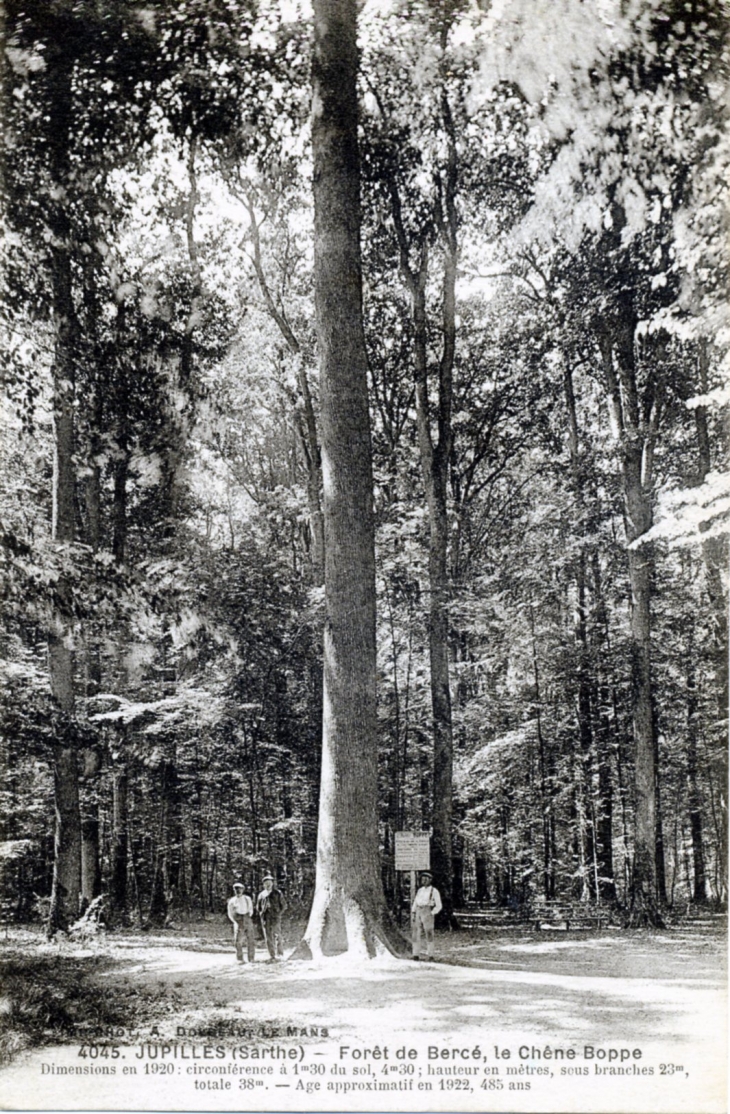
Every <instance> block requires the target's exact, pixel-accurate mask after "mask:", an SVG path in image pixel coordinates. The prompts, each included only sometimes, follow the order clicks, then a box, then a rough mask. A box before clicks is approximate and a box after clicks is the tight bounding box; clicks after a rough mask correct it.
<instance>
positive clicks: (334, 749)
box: [304, 0, 402, 956]
mask: <svg viewBox="0 0 730 1114" xmlns="http://www.w3.org/2000/svg"><path fill="white" fill-rule="evenodd" d="M356 12H357V4H356V0H316V2H315V4H314V53H313V59H312V153H313V162H314V177H313V182H314V230H315V254H314V275H315V306H316V322H317V340H318V344H319V357H320V366H321V396H322V471H323V476H324V535H325V610H326V615H325V633H324V714H323V722H322V729H323V730H322V780H321V788H320V808H319V832H318V838H317V875H316V886H315V894H314V901H313V905H312V911H311V913H310V917H309V923H308V925H307V929H306V931H305V934H304V940H305V942H306V944H307V945H308V946H309V949H310V950H311V952H312V954H313V955H315V956H318V955H322V954H332V953H335V952H339V951H344V950H347V951H348V952H349V953H350V954H353V955H360V956H372V955H374V954H375V953H376V952H377V951H381V950H383V949H390V950H398V949H399V948H401V947H402V943H401V941H400V940H399V937H398V934H397V932H396V931H395V929H394V927H393V926H392V924H391V923H390V918H389V914H388V911H387V908H386V904H385V897H384V894H383V887H382V882H381V876H380V862H379V844H378V807H377V805H378V797H377V789H378V781H377V772H378V770H377V734H376V689H375V673H376V658H375V540H374V526H373V477H372V459H371V439H370V415H369V410H368V391H367V358H366V352H365V335H364V330H363V315H362V274H361V259H360V165H359V156H358V142H357V87H356V82H357V71H358V56H357V45H356V25H357V16H356Z"/></svg>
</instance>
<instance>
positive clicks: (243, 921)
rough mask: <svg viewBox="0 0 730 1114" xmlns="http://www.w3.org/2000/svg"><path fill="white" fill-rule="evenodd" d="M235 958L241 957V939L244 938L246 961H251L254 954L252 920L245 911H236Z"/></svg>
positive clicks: (254, 943) (254, 940) (254, 939)
mask: <svg viewBox="0 0 730 1114" xmlns="http://www.w3.org/2000/svg"><path fill="white" fill-rule="evenodd" d="M235 916H236V936H235V943H236V958H237V959H241V960H242V959H243V940H244V936H245V938H246V945H247V950H248V961H249V963H253V960H254V956H255V954H256V938H255V936H254V931H253V920H252V919H251V917H249V916H248V915H247V914H246V913H236V914H235Z"/></svg>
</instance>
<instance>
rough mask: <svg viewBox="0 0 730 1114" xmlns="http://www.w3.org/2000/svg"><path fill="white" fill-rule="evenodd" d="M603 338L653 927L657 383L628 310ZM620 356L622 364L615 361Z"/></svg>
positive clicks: (640, 879) (639, 818)
mask: <svg viewBox="0 0 730 1114" xmlns="http://www.w3.org/2000/svg"><path fill="white" fill-rule="evenodd" d="M624 309H625V312H624V315H623V317H622V318H621V320H620V321H618V322H617V323H616V324H615V326H614V328H613V331H612V332H613V335H607V334H604V336H603V338H602V350H603V354H604V370H605V373H606V379H607V386H608V392H609V401H610V404H611V409H612V418H613V423H614V427H615V429H616V431H617V433H618V437H619V443H620V451H621V474H622V480H623V496H624V517H625V525H626V540H627V544H628V551H627V561H628V571H629V583H630V586H631V643H632V661H631V704H632V722H633V738H634V870H633V879H632V905H633V907H634V909H635V911H636V912H637V913H638V915H639V916H640V917H642V918H646V919H647V920H648V921H649V922H651V923H652V924H657V923H659V922H660V920H661V918H660V917H659V914H658V910H657V815H656V797H657V786H656V779H657V769H656V741H655V728H654V709H653V698H652V651H651V584H652V573H653V550H652V547H651V545H649V544H646V543H644V544H639V545H637V546H634V545H633V543H634V542H637V541H638V539H640V538H641V537H642V536H643V535H644V534H645V533H646V532H647V531H648V530H649V528H650V527H651V524H652V480H653V475H652V472H653V470H652V459H653V451H654V440H655V437H656V429H657V426H658V420H659V412H660V394H659V391H658V389H657V388H656V385H654V386H653V387H652V394H651V395H647V396H646V397H644V398H641V397H640V395H639V390H638V387H637V368H636V355H635V349H634V345H635V339H634V332H635V317H634V315H633V312H632V311H631V309H630V308H629V307H624ZM614 359H615V364H614Z"/></svg>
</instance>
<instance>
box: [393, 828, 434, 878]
mask: <svg viewBox="0 0 730 1114" xmlns="http://www.w3.org/2000/svg"><path fill="white" fill-rule="evenodd" d="M395 869H396V870H430V869H431V837H430V835H429V834H428V832H396V833H395Z"/></svg>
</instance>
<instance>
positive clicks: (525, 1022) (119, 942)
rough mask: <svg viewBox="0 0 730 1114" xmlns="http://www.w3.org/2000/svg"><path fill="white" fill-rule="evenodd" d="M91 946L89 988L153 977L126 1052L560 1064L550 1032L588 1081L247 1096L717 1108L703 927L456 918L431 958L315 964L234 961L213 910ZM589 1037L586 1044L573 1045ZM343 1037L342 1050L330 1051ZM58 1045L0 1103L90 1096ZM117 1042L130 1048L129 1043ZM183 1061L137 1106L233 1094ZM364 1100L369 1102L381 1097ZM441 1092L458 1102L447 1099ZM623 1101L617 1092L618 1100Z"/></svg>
mask: <svg viewBox="0 0 730 1114" xmlns="http://www.w3.org/2000/svg"><path fill="white" fill-rule="evenodd" d="M40 946H41V947H50V945H40ZM94 947H96V948H101V949H103V950H104V951H105V953H107V952H108V951H109V950H110V949H111V950H112V951H113V954H114V957H115V959H116V960H117V964H116V966H115V967H114V968H113V969H112V970H111V971H108V972H106V973H105V974H104V975H103V976H102V975H100V992H101V993H109V994H122V995H124V994H130V995H133V994H134V992H135V989H136V988H140V987H144V988H145V989H146V991H147V992H149V990H150V989H151V988H152V987H154V989H155V992H156V993H157V994H158V995H159V1005H160V1020H159V1022H158V1023H157V1026H156V1028H154V1029H150V1028H149V1027H148V1028H147V1029H146V1030H144V1031H143V1030H130V1031H129V1032H128V1033H126V1034H125V1035H123V1036H122V1037H121V1038H120V1043H121V1044H122V1045H123V1046H125V1045H126V1046H128V1048H129V1049H130V1050H131V1049H139V1048H140V1047H142V1049H143V1051H142V1057H144V1055H145V1053H144V1046H145V1045H148V1044H149V1042H152V1044H153V1045H154V1044H157V1043H159V1042H160V1041H161V1042H168V1043H169V1042H174V1041H177V1042H179V1043H181V1044H183V1045H185V1044H186V1043H187V1044H189V1045H190V1047H191V1048H194V1047H195V1044H196V1042H197V1043H198V1044H200V1043H201V1042H202V1043H203V1044H205V1043H206V1042H207V1043H211V1042H212V1043H214V1044H216V1045H218V1044H220V1043H221V1042H222V1044H225V1045H227V1046H230V1045H231V1043H233V1044H235V1043H236V1042H238V1044H241V1042H243V1043H244V1044H246V1045H247V1046H248V1045H251V1044H256V1043H257V1042H258V1043H259V1044H261V1043H263V1044H266V1043H267V1042H269V1043H270V1042H273V1043H274V1044H277V1045H279V1044H280V1045H281V1046H282V1047H284V1048H287V1047H298V1048H301V1050H302V1052H301V1054H302V1057H303V1058H305V1057H306V1058H307V1059H309V1060H311V1059H312V1058H313V1057H317V1056H319V1057H321V1058H322V1063H324V1064H326V1066H327V1073H328V1074H329V1072H330V1071H334V1067H333V1065H335V1064H338V1063H339V1064H344V1066H345V1068H346V1070H347V1072H351V1071H352V1070H354V1066H355V1065H356V1064H358V1063H362V1062H363V1060H362V1056H360V1058H359V1059H356V1058H354V1057H357V1056H358V1053H364V1051H365V1050H367V1049H370V1050H372V1049H374V1048H376V1047H381V1048H385V1047H388V1048H389V1049H390V1055H391V1056H394V1055H395V1050H396V1049H400V1048H413V1049H414V1050H417V1055H418V1060H417V1063H419V1064H420V1065H421V1066H422V1068H423V1071H424V1072H428V1071H429V1070H430V1069H429V1067H428V1064H429V1057H430V1056H431V1055H432V1053H431V1052H429V1049H434V1048H436V1049H438V1050H439V1053H438V1055H439V1057H440V1056H442V1055H443V1053H444V1050H445V1052H446V1056H445V1057H444V1058H445V1059H446V1060H447V1062H448V1063H452V1060H451V1059H448V1057H450V1056H451V1055H452V1050H453V1049H454V1048H456V1049H466V1048H471V1049H474V1048H477V1047H478V1048H479V1049H480V1053H481V1057H480V1064H481V1063H484V1064H485V1065H486V1064H488V1063H489V1064H492V1065H494V1064H496V1063H499V1053H498V1050H499V1049H501V1050H504V1049H507V1050H508V1051H509V1053H510V1056H511V1058H512V1062H513V1063H524V1064H525V1065H533V1066H540V1065H542V1066H544V1065H545V1063H548V1064H549V1066H550V1068H551V1070H552V1068H553V1067H555V1075H556V1076H557V1075H558V1074H559V1071H558V1068H557V1066H556V1065H555V1064H554V1063H552V1062H550V1061H545V1060H544V1059H543V1052H544V1049H545V1047H549V1048H552V1049H555V1048H562V1049H563V1050H565V1049H568V1048H573V1049H575V1050H576V1052H575V1055H576V1056H577V1058H578V1059H577V1060H576V1061H575V1062H577V1063H581V1064H585V1063H586V1062H587V1066H588V1067H589V1069H590V1071H591V1078H590V1080H588V1081H586V1080H574V1079H570V1080H567V1081H564V1084H565V1086H567V1087H568V1090H567V1091H566V1092H565V1095H563V1092H562V1091H560V1092H554V1091H553V1092H551V1091H550V1089H549V1087H548V1081H544V1080H538V1081H537V1082H538V1083H540V1084H541V1085H542V1089H540V1087H538V1090H537V1093H536V1091H535V1081H534V1080H533V1083H532V1091H531V1092H530V1094H529V1095H526V1094H517V1095H515V1096H512V1095H510V1096H509V1098H510V1105H509V1106H507V1105H504V1106H502V1105H499V1104H498V1105H493V1104H494V1103H498V1102H499V1100H501V1101H502V1102H504V1101H505V1098H506V1096H504V1095H489V1094H485V1093H484V1091H482V1092H481V1093H476V1094H475V1093H474V1092H472V1093H471V1094H470V1095H469V1096H466V1095H451V1094H449V1095H446V1096H438V1103H439V1104H436V1105H428V1103H429V1102H431V1103H436V1101H437V1100H436V1099H434V1098H433V1097H432V1096H428V1099H425V1098H423V1097H421V1098H420V1099H419V1097H418V1096H417V1095H412V1096H411V1097H410V1098H409V1097H408V1096H402V1097H400V1098H399V1100H398V1103H399V1104H398V1105H394V1099H393V1097H391V1098H390V1105H387V1103H386V1105H385V1106H382V1107H381V1106H377V1105H372V1106H371V1105H367V1102H368V1096H365V1095H363V1096H360V1094H359V1093H356V1094H352V1095H348V1097H347V1103H344V1102H343V1099H342V1097H339V1101H335V1099H336V1096H330V1095H321V1096H319V1097H318V1100H317V1101H318V1105H312V1104H313V1103H314V1101H315V1100H314V1099H312V1098H306V1097H304V1096H297V1095H296V1094H295V1093H294V1092H293V1091H290V1090H287V1089H286V1088H287V1087H288V1086H289V1084H286V1083H281V1084H279V1085H278V1086H279V1087H280V1090H278V1091H277V1092H276V1094H275V1095H274V1097H273V1098H272V1099H271V1102H273V1101H274V1098H275V1099H276V1103H275V1104H274V1105H265V1104H264V1103H263V1102H262V1103H261V1105H260V1109H282V1110H283V1109H328V1110H329V1109H343V1110H344V1109H400V1108H402V1109H442V1108H443V1109H468V1110H471V1109H474V1110H477V1109H479V1110H512V1109H514V1110H527V1111H529V1110H562V1109H564V1110H576V1111H584V1112H585V1111H588V1110H597V1111H598V1110H607V1111H612V1112H613V1111H614V1110H623V1109H626V1110H637V1111H638V1110H656V1111H658V1112H661V1114H668V1112H669V1111H673V1110H677V1111H687V1112H692V1114H699V1112H700V1111H705V1110H706V1111H715V1110H717V1111H724V1110H725V1109H726V1107H725V1097H724V1078H725V1065H726V1059H725V1056H726V1035H727V1034H726V1028H727V1026H726V1018H727V999H726V976H725V971H726V943H725V939H724V937H723V936H722V935H721V934H718V933H715V934H705V935H701V936H698V935H693V934H691V933H689V932H682V931H673V932H667V933H656V934H649V933H643V932H622V931H618V930H617V931H610V932H605V933H602V934H598V935H595V936H590V937H581V936H578V935H577V934H576V935H572V934H571V935H569V934H567V933H562V934H561V933H557V932H555V933H552V932H551V933H542V934H523V935H509V936H497V935H495V936H486V935H485V934H484V933H481V934H479V933H476V932H463V933H453V934H444V935H443V936H441V937H440V938H439V939H438V940H437V956H438V962H436V963H433V964H429V963H426V962H421V963H414V962H412V961H408V960H398V959H393V958H391V957H385V958H381V959H378V960H374V961H371V962H370V963H367V964H360V965H358V966H355V967H353V966H352V964H351V963H350V962H349V961H348V959H347V957H340V958H338V959H336V960H328V961H327V962H324V963H314V962H283V963H276V964H271V963H268V962H266V961H265V953H264V952H263V949H261V948H259V949H258V951H257V956H256V962H255V964H254V965H251V966H249V965H247V964H244V965H242V964H239V963H237V962H236V960H235V956H234V955H233V953H232V949H231V948H230V947H229V946H228V943H227V936H226V934H225V931H223V932H221V931H220V929H219V928H218V926H212V925H209V926H207V927H206V928H205V929H204V930H203V931H202V933H200V932H199V933H197V934H196V932H195V930H193V929H191V930H188V932H187V935H185V936H183V935H181V934H180V933H166V934H161V935H160V936H157V937H152V938H150V937H146V938H142V937H139V936H137V937H134V936H128V937H125V938H122V939H120V938H116V939H115V940H114V942H112V940H111V939H110V940H107V941H105V942H102V943H100V944H98V945H94ZM81 1036H82V1035H79V1039H80V1038H81ZM70 1047H71V1046H70ZM587 1047H588V1048H590V1049H593V1052H592V1053H591V1054H590V1055H589V1060H588V1061H586V1059H585V1057H586V1055H587V1053H586V1048H587ZM342 1048H345V1049H348V1050H350V1051H348V1052H346V1053H345V1054H344V1059H343V1058H342V1057H343V1053H342V1051H341V1050H342ZM525 1049H527V1052H525V1051H524V1050H525ZM599 1049H600V1050H603V1056H604V1059H603V1060H602V1061H601V1062H600V1063H603V1064H607V1063H609V1062H610V1061H609V1059H608V1057H609V1051H610V1049H616V1050H617V1054H618V1050H621V1049H628V1050H631V1056H633V1050H634V1049H639V1050H640V1061H639V1062H640V1063H641V1065H652V1066H653V1071H652V1075H653V1077H654V1078H653V1079H652V1081H651V1086H652V1088H654V1089H653V1090H651V1091H650V1090H649V1084H648V1083H646V1081H641V1084H639V1083H637V1081H636V1080H634V1079H618V1080H617V1079H614V1078H610V1079H603V1078H601V1080H600V1086H599V1085H598V1083H597V1081H596V1079H595V1071H596V1063H598V1062H599V1061H597V1059H596V1057H597V1056H599V1055H601V1053H599V1052H598V1050H599ZM353 1050H354V1051H353ZM66 1052H69V1050H66ZM193 1054H194V1053H193ZM228 1054H229V1053H226V1055H228ZM63 1055H64V1053H63V1052H62V1050H61V1049H45V1050H42V1051H38V1052H35V1053H31V1054H30V1055H26V1056H25V1057H23V1058H21V1060H19V1061H17V1062H16V1063H14V1064H13V1065H12V1066H11V1067H10V1068H8V1069H6V1070H5V1071H4V1072H2V1073H0V1093H1V1094H2V1105H3V1106H4V1107H5V1108H8V1107H12V1108H17V1109H26V1108H28V1106H29V1104H30V1105H31V1106H32V1105H35V1106H36V1108H38V1107H39V1105H40V1104H41V1103H42V1102H43V1101H49V1099H50V1098H51V1096H52V1097H53V1098H54V1099H55V1100H56V1101H55V1102H53V1104H52V1108H54V1109H74V1108H83V1107H84V1106H86V1108H88V1106H89V1099H88V1091H86V1090H84V1087H86V1086H88V1083H84V1081H78V1080H75V1081H69V1080H66V1079H64V1080H63V1081H59V1080H58V1079H54V1078H53V1077H51V1078H50V1079H49V1078H42V1077H41V1076H40V1075H39V1073H42V1071H43V1070H45V1069H42V1068H41V1066H40V1065H41V1064H42V1063H46V1064H47V1063H51V1062H60V1060H59V1058H60V1059H63ZM130 1055H139V1053H132V1052H131V1051H130ZM154 1055H157V1053H156V1052H155V1053H154ZM456 1055H457V1056H459V1055H461V1053H460V1052H457V1053H456ZM54 1057H55V1058H56V1059H55V1061H54ZM366 1058H367V1057H366ZM435 1062H436V1063H437V1064H438V1063H440V1060H439V1059H438V1058H435ZM461 1062H462V1060H459V1063H461ZM467 1062H468V1061H467ZM600 1063H599V1066H600ZM661 1065H664V1066H667V1065H669V1066H670V1067H671V1069H672V1071H671V1073H670V1074H671V1078H664V1073H662V1078H661V1079H658V1078H656V1076H659V1074H660V1066H661ZM680 1068H681V1071H680V1070H679V1069H680ZM675 1069H676V1070H675ZM185 1070H186V1069H184V1068H183V1067H180V1066H178V1067H177V1068H176V1071H177V1073H178V1074H179V1080H178V1077H177V1076H175V1077H174V1078H173V1079H172V1080H168V1081H167V1083H166V1089H165V1091H164V1094H163V1093H162V1092H159V1093H158V1091H157V1090H155V1087H158V1086H161V1085H162V1084H161V1081H160V1080H152V1081H149V1082H148V1083H147V1084H146V1089H145V1092H144V1096H145V1097H144V1100H141V1099H139V1098H137V1101H136V1106H137V1107H138V1108H140V1109H153V1108H154V1109H219V1108H220V1109H247V1108H248V1107H246V1106H245V1105H239V1106H238V1107H237V1106H235V1105H233V1106H227V1105H226V1102H227V1099H228V1096H226V1097H225V1098H223V1097H221V1096H220V1095H216V1096H214V1098H215V1102H214V1103H213V1101H212V1099H210V1097H209V1096H208V1095H199V1094H195V1095H193V1096H190V1094H189V1091H187V1092H186V1091H185V1086H186V1085H188V1086H189V1081H188V1083H187V1084H186V1081H185V1077H184V1072H185ZM313 1070H314V1069H313ZM420 1070H421V1068H419V1071H420ZM480 1070H481V1068H480ZM347 1078H348V1079H352V1078H353V1077H352V1076H351V1075H350V1074H348V1075H347ZM29 1081H31V1082H32V1084H33V1086H32V1088H31V1089H30V1090H29ZM549 1082H550V1083H552V1084H555V1085H556V1086H557V1084H558V1082H559V1081H558V1079H557V1078H555V1077H554V1076H551V1077H550V1081H549ZM588 1084H590V1090H586V1087H588ZM293 1086H294V1085H293V1084H292V1087H293ZM505 1086H511V1084H509V1083H507V1082H505ZM79 1088H81V1090H79ZM637 1088H638V1090H637ZM556 1095H557V1096H558V1097H556ZM64 1096H65V1100H64ZM186 1096H187V1097H186ZM376 1099H377V1100H378V1101H382V1099H381V1096H376ZM386 1099H387V1096H386ZM59 1100H60V1101H59ZM94 1100H95V1101H94V1102H93V1103H91V1105H92V1106H94V1107H95V1108H97V1109H101V1108H108V1109H119V1108H124V1107H125V1106H126V1105H128V1102H127V1103H124V1101H123V1092H120V1091H119V1089H118V1088H117V1090H116V1091H115V1090H114V1089H113V1088H112V1089H111V1090H110V1089H109V1084H108V1083H107V1081H96V1082H95V1089H94ZM96 1100H102V1101H101V1102H98V1101H96ZM235 1100H236V1096H235V1094H234V1095H233V1096H232V1101H234V1103H235ZM143 1101H144V1103H145V1105H142V1102H143ZM238 1101H239V1103H240V1102H241V1100H240V1098H239V1099H238ZM297 1101H299V1105H297ZM102 1102H103V1103H104V1104H105V1107H104V1106H102ZM148 1102H149V1103H150V1104H151V1105H146V1104H147V1103H148ZM370 1102H374V1100H373V1099H372V1098H371V1099H370ZM455 1102H456V1103H458V1102H461V1103H463V1105H458V1104H457V1105H448V1104H449V1103H455ZM155 1103H157V1104H158V1105H157V1106H155V1105H154V1104H155ZM160 1103H167V1105H159V1104H160ZM206 1103H208V1105H206ZM305 1103H306V1104H308V1105H303V1104H305ZM328 1103H329V1104H330V1105H328ZM331 1103H334V1105H331ZM362 1103H365V1105H362ZM409 1103H411V1105H409ZM414 1103H415V1105H413V1104H414ZM622 1103H625V1104H626V1105H618V1104H622ZM74 1104H76V1106H74ZM181 1104H182V1105H181ZM41 1108H42V1107H41ZM251 1108H252V1109H255V1108H259V1107H251Z"/></svg>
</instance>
